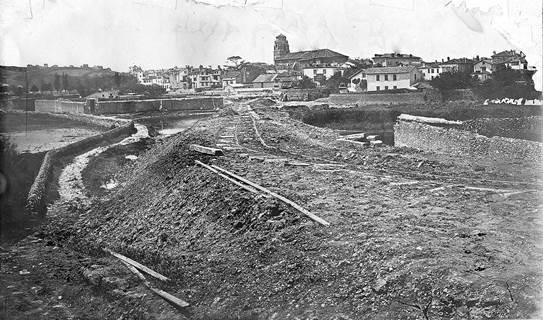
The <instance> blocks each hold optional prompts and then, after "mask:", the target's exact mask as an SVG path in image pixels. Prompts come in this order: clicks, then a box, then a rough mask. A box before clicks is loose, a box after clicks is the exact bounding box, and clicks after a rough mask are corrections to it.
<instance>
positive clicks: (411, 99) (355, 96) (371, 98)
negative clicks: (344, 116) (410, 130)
mask: <svg viewBox="0 0 543 320" xmlns="http://www.w3.org/2000/svg"><path fill="white" fill-rule="evenodd" d="M328 100H329V101H330V103H332V104H339V105H359V106H364V105H393V104H424V103H431V102H437V101H441V95H440V94H439V92H437V91H436V90H424V91H417V92H409V93H344V94H331V95H330V97H328Z"/></svg>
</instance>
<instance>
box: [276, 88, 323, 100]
mask: <svg viewBox="0 0 543 320" xmlns="http://www.w3.org/2000/svg"><path fill="white" fill-rule="evenodd" d="M329 95H330V91H329V90H324V89H285V90H281V99H282V100H283V101H312V100H316V99H320V98H325V97H328V96H329Z"/></svg>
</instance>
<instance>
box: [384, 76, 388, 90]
mask: <svg viewBox="0 0 543 320" xmlns="http://www.w3.org/2000/svg"><path fill="white" fill-rule="evenodd" d="M385 81H388V74H385ZM385 88H386V87H385Z"/></svg>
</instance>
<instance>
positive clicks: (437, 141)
mask: <svg viewBox="0 0 543 320" xmlns="http://www.w3.org/2000/svg"><path fill="white" fill-rule="evenodd" d="M394 145H395V146H396V147H410V148H415V149H420V150H424V151H432V152H436V153H446V154H455V155H461V156H471V157H487V158H489V159H492V160H505V161H516V160H526V161H541V160H543V143H540V142H534V141H528V140H521V139H512V138H505V137H492V138H488V137H485V136H482V135H480V134H477V133H475V132H470V131H464V130H461V129H460V127H439V126H436V125H431V124H427V123H419V122H416V121H405V120H399V121H398V122H397V123H396V124H395V125H394Z"/></svg>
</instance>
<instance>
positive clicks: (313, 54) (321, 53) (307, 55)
mask: <svg viewBox="0 0 543 320" xmlns="http://www.w3.org/2000/svg"><path fill="white" fill-rule="evenodd" d="M334 57H347V56H346V55H344V54H341V53H338V52H335V51H332V50H330V49H318V50H310V51H298V52H290V53H286V54H284V55H282V56H280V57H278V58H277V59H276V60H277V61H281V60H311V59H318V58H334Z"/></svg>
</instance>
